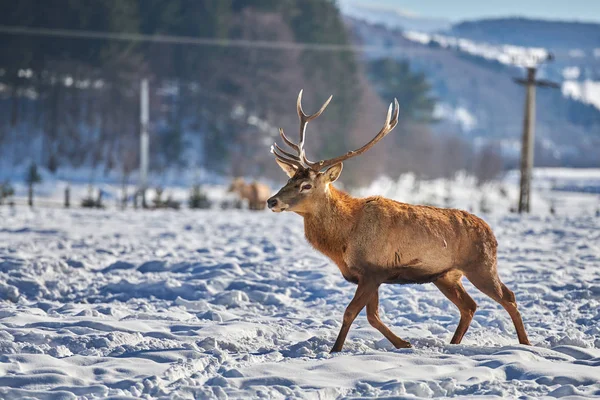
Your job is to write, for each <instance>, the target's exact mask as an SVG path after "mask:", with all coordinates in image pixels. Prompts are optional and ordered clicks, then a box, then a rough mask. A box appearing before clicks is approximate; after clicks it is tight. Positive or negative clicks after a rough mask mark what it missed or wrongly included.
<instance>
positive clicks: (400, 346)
mask: <svg viewBox="0 0 600 400" xmlns="http://www.w3.org/2000/svg"><path fill="white" fill-rule="evenodd" d="M394 347H396V348H397V349H410V348H412V344H410V343H409V342H407V341H406V340H403V341H401V342H400V343H394Z"/></svg>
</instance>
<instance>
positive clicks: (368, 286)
mask: <svg viewBox="0 0 600 400" xmlns="http://www.w3.org/2000/svg"><path fill="white" fill-rule="evenodd" d="M378 287H379V285H377V284H375V283H374V282H361V281H359V282H358V287H357V288H356V293H355V294H354V298H353V299H352V301H351V302H350V304H348V307H346V311H345V312H344V320H343V322H342V327H341V328H340V333H339V334H338V337H337V339H336V341H335V344H334V345H333V348H332V349H331V353H336V352H338V351H342V347H343V346H344V342H345V341H346V336H347V335H348V331H349V330H350V326H351V325H352V322H353V321H354V319H355V318H356V316H357V315H358V314H359V313H360V311H361V310H362V309H363V308H365V306H366V305H367V303H368V302H369V300H370V299H371V298H372V297H373V296H374V295H375V294H376V293H377V288H378Z"/></svg>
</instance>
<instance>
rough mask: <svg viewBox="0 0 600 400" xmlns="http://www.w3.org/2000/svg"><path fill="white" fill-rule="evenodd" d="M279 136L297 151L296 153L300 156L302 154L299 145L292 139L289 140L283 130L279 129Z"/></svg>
mask: <svg viewBox="0 0 600 400" xmlns="http://www.w3.org/2000/svg"><path fill="white" fill-rule="evenodd" d="M279 136H281V138H282V139H283V141H284V142H285V143H286V144H287V145H288V146H290V147H291V148H292V149H294V150H296V152H297V153H298V154H300V153H301V150H300V147H298V145H297V144H296V143H294V142H292V141H291V140H290V139H288V137H287V136H286V135H285V132H283V128H279Z"/></svg>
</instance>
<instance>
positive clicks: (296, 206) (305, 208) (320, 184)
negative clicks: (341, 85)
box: [267, 90, 399, 213]
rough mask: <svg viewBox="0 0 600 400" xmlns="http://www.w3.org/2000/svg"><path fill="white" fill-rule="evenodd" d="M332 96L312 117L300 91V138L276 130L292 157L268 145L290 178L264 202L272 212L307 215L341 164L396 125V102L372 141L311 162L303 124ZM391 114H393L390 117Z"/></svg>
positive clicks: (325, 105)
mask: <svg viewBox="0 0 600 400" xmlns="http://www.w3.org/2000/svg"><path fill="white" fill-rule="evenodd" d="M332 97H333V96H330V97H329V99H327V101H326V102H325V104H323V106H322V107H321V108H320V109H319V111H317V112H316V113H314V114H312V115H307V114H305V113H304V111H303V110H302V90H301V91H300V93H299V94H298V100H297V102H296V109H297V111H298V117H299V118H300V139H299V141H298V143H294V142H292V141H291V140H290V139H288V137H287V136H286V135H285V133H284V132H283V129H281V128H280V129H279V134H280V136H281V138H282V139H283V141H284V142H285V143H286V144H287V145H288V146H289V147H290V148H291V149H292V150H293V151H294V152H295V154H293V153H290V152H287V151H285V150H283V149H282V148H281V147H279V146H278V145H277V143H274V144H273V146H271V153H273V154H274V155H275V161H276V162H277V164H279V166H280V167H281V169H283V171H284V172H285V173H286V174H287V175H288V177H289V178H290V179H289V180H288V182H287V184H286V185H285V186H284V187H282V188H281V190H279V192H278V193H277V194H276V195H274V196H273V197H271V198H270V199H269V200H268V201H267V205H268V206H269V208H270V209H271V210H272V211H274V212H282V211H294V212H297V213H307V212H310V211H311V209H312V208H313V207H316V206H318V205H319V204H320V203H321V202H320V201H319V200H320V199H324V198H325V197H326V196H327V192H328V188H329V184H331V183H332V182H335V181H336V180H337V179H338V177H339V176H340V174H341V173H342V167H343V165H342V161H345V160H347V159H349V158H352V157H356V156H358V155H359V154H362V153H364V152H365V151H367V150H368V149H370V148H371V147H372V146H373V145H374V144H375V143H377V142H378V141H380V140H381V139H382V138H383V137H384V136H385V135H387V134H388V133H390V132H391V131H392V129H394V128H395V127H396V125H397V124H398V112H399V106H398V100H396V99H394V103H392V104H390V107H389V108H388V113H387V117H386V120H385V124H384V125H383V128H381V130H380V131H379V133H378V134H377V135H375V137H374V138H373V139H371V141H370V142H369V143H367V144H365V145H364V146H362V147H361V148H359V149H357V150H353V151H349V152H348V153H346V154H344V155H341V156H339V157H335V158H331V159H328V160H321V161H316V162H312V161H309V160H308V159H307V158H306V153H305V151H304V139H305V136H306V125H307V124H308V122H309V121H312V120H313V119H315V118H317V117H318V116H319V115H321V114H322V113H323V111H324V110H325V108H326V107H327V105H328V104H329V102H330V101H331V99H332ZM392 111H393V114H392Z"/></svg>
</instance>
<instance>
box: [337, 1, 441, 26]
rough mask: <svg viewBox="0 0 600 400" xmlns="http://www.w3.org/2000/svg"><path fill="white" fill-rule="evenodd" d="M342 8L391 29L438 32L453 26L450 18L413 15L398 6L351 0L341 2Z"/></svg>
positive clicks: (348, 14)
mask: <svg viewBox="0 0 600 400" xmlns="http://www.w3.org/2000/svg"><path fill="white" fill-rule="evenodd" d="M340 9H341V11H342V13H343V14H344V15H346V16H348V17H353V18H358V19H362V20H364V21H367V22H370V23H376V24H382V25H384V26H386V27H388V28H390V29H406V30H417V31H421V32H437V31H441V30H446V29H449V28H451V23H450V21H449V20H445V19H439V18H426V17H421V16H417V15H412V14H410V13H406V12H402V11H401V10H399V9H396V8H389V7H383V6H376V5H367V4H357V3H355V2H353V1H351V0H349V1H342V2H340Z"/></svg>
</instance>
